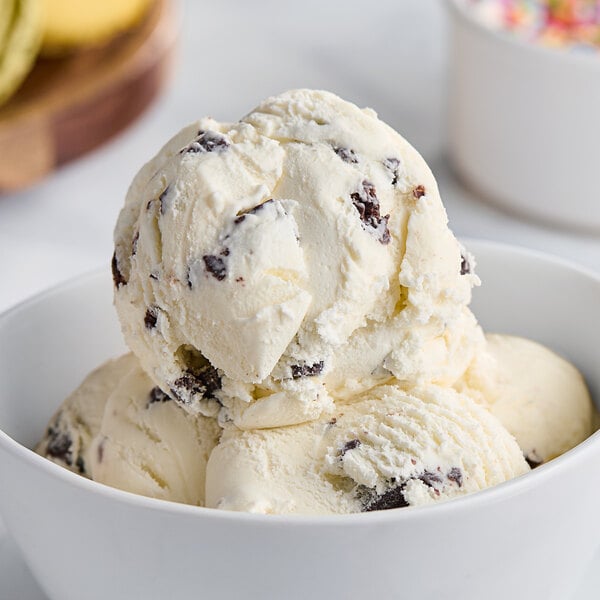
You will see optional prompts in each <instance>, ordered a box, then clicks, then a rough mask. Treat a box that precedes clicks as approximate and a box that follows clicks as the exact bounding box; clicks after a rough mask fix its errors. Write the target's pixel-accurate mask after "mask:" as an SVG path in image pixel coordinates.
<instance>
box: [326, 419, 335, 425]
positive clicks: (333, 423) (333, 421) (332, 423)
mask: <svg viewBox="0 0 600 600" xmlns="http://www.w3.org/2000/svg"><path fill="white" fill-rule="evenodd" d="M336 423H337V418H336V417H333V418H332V419H331V420H330V421H329V423H327V425H330V426H333V425H335V424H336Z"/></svg>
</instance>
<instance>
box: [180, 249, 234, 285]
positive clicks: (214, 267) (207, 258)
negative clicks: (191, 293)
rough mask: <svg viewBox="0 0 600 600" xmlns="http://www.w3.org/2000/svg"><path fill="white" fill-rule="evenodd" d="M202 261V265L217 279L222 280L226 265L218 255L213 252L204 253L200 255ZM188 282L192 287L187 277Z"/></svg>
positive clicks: (225, 274)
mask: <svg viewBox="0 0 600 600" xmlns="http://www.w3.org/2000/svg"><path fill="white" fill-rule="evenodd" d="M202 260H203V261H204V267H205V268H206V270H207V271H208V272H209V273H210V274H211V275H212V276H213V277H214V278H215V279H218V280H219V281H223V279H225V277H226V276H227V267H226V266H225V261H224V260H223V259H222V258H221V257H220V256H215V255H214V254H205V255H204V256H203V257H202ZM188 284H189V286H190V287H192V285H191V282H190V280H189V277H188Z"/></svg>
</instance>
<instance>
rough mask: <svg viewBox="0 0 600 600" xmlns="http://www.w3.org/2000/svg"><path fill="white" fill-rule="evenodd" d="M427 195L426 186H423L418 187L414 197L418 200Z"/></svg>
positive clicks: (414, 191)
mask: <svg viewBox="0 0 600 600" xmlns="http://www.w3.org/2000/svg"><path fill="white" fill-rule="evenodd" d="M425 194H426V192H425V186H423V185H418V186H417V187H416V188H415V189H414V190H413V196H414V197H415V199H416V200H418V199H419V198H422V197H423V196H424V195H425Z"/></svg>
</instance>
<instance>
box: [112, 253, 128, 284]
mask: <svg viewBox="0 0 600 600" xmlns="http://www.w3.org/2000/svg"><path fill="white" fill-rule="evenodd" d="M110 267H111V270H112V277H113V282H114V284H115V287H116V288H117V289H119V288H120V287H121V286H122V285H127V279H125V277H123V274H122V273H121V271H120V270H119V263H118V261H117V253H116V251H115V252H114V253H113V256H112V261H111V263H110Z"/></svg>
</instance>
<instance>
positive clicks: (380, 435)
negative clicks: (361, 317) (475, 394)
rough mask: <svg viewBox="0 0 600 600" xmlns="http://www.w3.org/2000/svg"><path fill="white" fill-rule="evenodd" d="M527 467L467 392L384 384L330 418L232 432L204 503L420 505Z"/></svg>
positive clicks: (284, 507) (304, 509) (309, 510)
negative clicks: (412, 388) (409, 388)
mask: <svg viewBox="0 0 600 600" xmlns="http://www.w3.org/2000/svg"><path fill="white" fill-rule="evenodd" d="M527 471H529V467H528V465H527V463H526V462H525V459H524V458H523V454H522V453H521V450H520V449H519V446H518V445H517V443H516V441H515V440H514V438H513V437H512V436H511V435H510V434H509V433H508V432H507V431H506V429H505V428H504V427H503V425H502V424H501V423H500V421H499V420H498V419H497V418H496V417H494V416H493V415H492V414H490V413H489V412H488V411H487V410H486V409H485V408H484V407H482V406H480V405H479V404H477V403H476V402H475V401H473V400H472V399H471V398H469V397H468V396H466V395H462V394H459V393H457V392H455V391H454V390H452V389H450V388H442V387H439V386H426V387H422V388H417V389H415V390H413V391H411V392H410V393H407V392H404V391H402V390H401V389H400V388H398V387H395V386H387V385H384V386H380V387H378V388H376V389H374V390H371V391H369V392H367V393H365V394H364V395H363V396H361V397H360V398H358V399H356V400H355V401H353V402H350V403H348V404H338V405H337V406H336V410H335V413H334V414H332V415H330V416H328V417H327V418H321V419H319V420H317V421H313V422H308V423H304V424H301V425H296V426H290V427H281V428H274V429H264V430H255V431H240V430H239V429H237V428H235V427H230V428H228V429H227V430H226V431H225V432H224V434H223V437H222V440H221V443H220V444H219V445H218V446H217V447H216V448H215V450H214V451H213V453H212V455H211V457H210V459H209V462H208V467H207V479H206V494H207V498H206V501H207V506H210V507H215V508H221V509H226V510H239V511H248V512H255V513H267V514H271V513H276V514H295V513H300V514H328V513H351V512H361V511H372V510H382V509H390V508H400V507H406V506H419V505H424V504H430V503H434V502H438V501H441V500H445V499H450V498H454V497H457V496H461V495H463V494H466V493H469V492H474V491H477V490H481V489H484V488H486V487H489V486H491V485H495V484H497V483H501V482H503V481H506V480H507V479H510V478H513V477H516V476H518V475H521V474H522V473H526V472H527Z"/></svg>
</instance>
